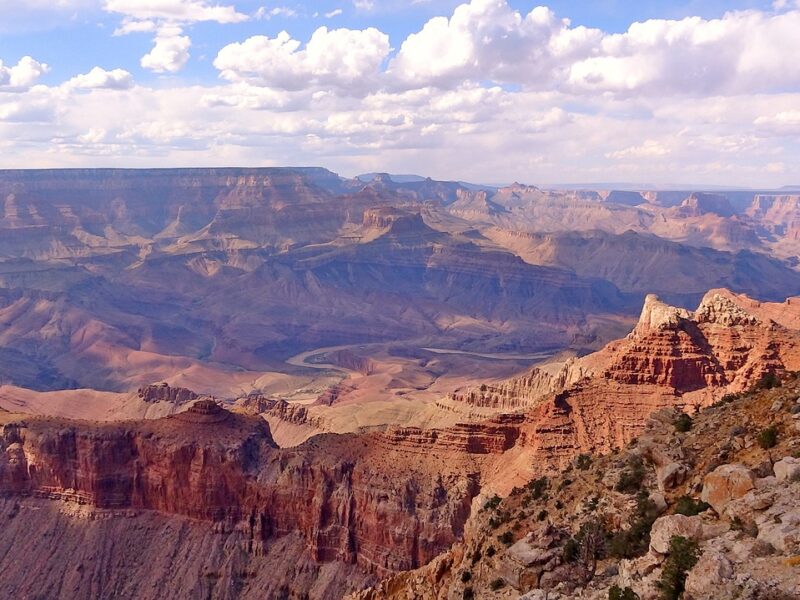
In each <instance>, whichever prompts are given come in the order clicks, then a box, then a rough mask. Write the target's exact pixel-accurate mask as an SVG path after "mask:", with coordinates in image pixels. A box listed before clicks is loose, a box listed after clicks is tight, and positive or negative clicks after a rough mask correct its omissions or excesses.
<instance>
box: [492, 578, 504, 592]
mask: <svg viewBox="0 0 800 600" xmlns="http://www.w3.org/2000/svg"><path fill="white" fill-rule="evenodd" d="M505 586H506V582H505V580H504V579H502V578H501V577H498V578H497V579H494V580H492V582H491V583H490V584H489V589H490V590H492V591H493V592H496V591H497V590H501V589H503V588H504V587H505Z"/></svg>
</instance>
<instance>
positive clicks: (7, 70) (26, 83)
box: [0, 56, 50, 90]
mask: <svg viewBox="0 0 800 600" xmlns="http://www.w3.org/2000/svg"><path fill="white" fill-rule="evenodd" d="M49 70H50V67H49V66H48V65H46V64H45V63H41V62H39V61H38V60H35V59H33V58H31V57H30V56H23V57H22V58H21V59H20V60H19V62H18V63H17V64H16V65H14V66H8V67H7V66H5V65H4V64H3V61H2V60H0V89H3V88H6V89H11V90H24V89H26V88H29V87H30V86H32V85H33V84H34V83H36V81H37V80H38V79H39V78H40V77H41V76H42V75H44V74H45V73H47V72H48V71H49Z"/></svg>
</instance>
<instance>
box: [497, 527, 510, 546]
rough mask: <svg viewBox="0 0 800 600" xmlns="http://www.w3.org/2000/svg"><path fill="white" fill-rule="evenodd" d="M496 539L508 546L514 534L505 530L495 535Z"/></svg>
mask: <svg viewBox="0 0 800 600" xmlns="http://www.w3.org/2000/svg"><path fill="white" fill-rule="evenodd" d="M497 541H498V542H500V543H501V544H505V545H506V546H510V545H511V544H513V543H514V534H513V533H512V532H510V531H505V532H503V533H501V534H500V535H498V536H497Z"/></svg>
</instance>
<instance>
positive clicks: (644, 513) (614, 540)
mask: <svg viewBox="0 0 800 600" xmlns="http://www.w3.org/2000/svg"><path fill="white" fill-rule="evenodd" d="M657 518H658V507H656V505H655V503H654V502H653V501H652V500H650V499H649V498H648V496H647V494H646V493H645V492H639V495H638V496H637V497H636V512H634V514H633V516H632V517H631V525H630V527H629V528H628V529H624V530H622V531H618V532H617V533H615V534H614V535H612V536H611V538H610V540H609V542H608V554H609V555H611V556H613V557H615V558H634V557H636V556H641V555H642V554H644V553H646V552H647V550H648V548H649V547H650V528H651V527H652V526H653V523H655V521H656V519H657Z"/></svg>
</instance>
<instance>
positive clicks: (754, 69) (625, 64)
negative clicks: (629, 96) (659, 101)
mask: <svg viewBox="0 0 800 600" xmlns="http://www.w3.org/2000/svg"><path fill="white" fill-rule="evenodd" d="M798 28H800V11H791V12H787V13H783V14H780V15H768V14H765V13H762V12H759V11H744V12H732V13H727V14H726V15H725V16H723V17H722V18H721V19H713V20H705V19H701V18H699V17H689V18H686V19H682V20H679V21H667V20H650V21H646V22H643V23H634V24H633V25H631V27H630V28H629V29H628V31H626V32H625V33H622V34H614V35H606V36H604V37H603V40H602V43H601V44H600V46H599V48H598V50H597V54H596V55H595V56H590V57H587V58H585V59H584V60H580V61H577V62H575V63H573V64H572V65H570V67H569V77H568V79H567V82H566V84H567V87H569V88H571V89H573V90H575V91H579V92H615V93H640V94H641V93H644V94H663V93H669V94H701V95H703V94H736V93H746V92H752V91H760V92H771V91H778V90H781V89H786V88H790V87H793V86H797V85H798V84H800V64H798V61H797V60H795V59H794V57H795V56H797V55H798V53H800V36H798V35H797V31H798Z"/></svg>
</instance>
